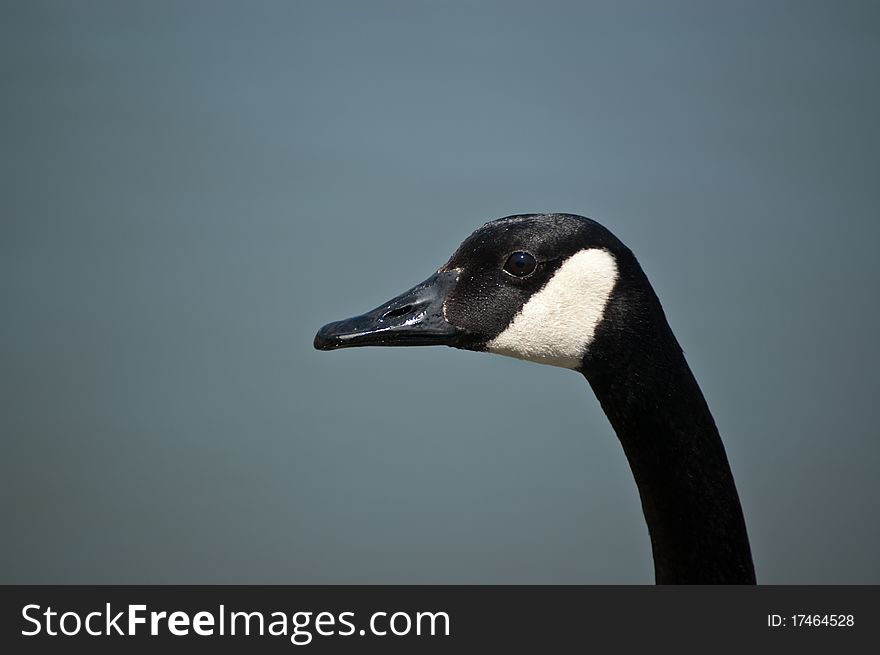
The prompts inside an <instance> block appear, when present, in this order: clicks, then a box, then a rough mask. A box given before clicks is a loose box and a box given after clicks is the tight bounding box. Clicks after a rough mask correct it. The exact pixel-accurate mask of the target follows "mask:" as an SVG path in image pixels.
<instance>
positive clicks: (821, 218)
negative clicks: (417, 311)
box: [0, 1, 880, 584]
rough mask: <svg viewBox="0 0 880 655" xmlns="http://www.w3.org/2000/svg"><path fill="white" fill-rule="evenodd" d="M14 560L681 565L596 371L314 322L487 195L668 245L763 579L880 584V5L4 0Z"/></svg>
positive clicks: (141, 572)
mask: <svg viewBox="0 0 880 655" xmlns="http://www.w3.org/2000/svg"><path fill="white" fill-rule="evenodd" d="M0 54H2V56H0V79H2V81H3V102H2V105H0V117H2V120H0V135H2V148H0V151H2V154H0V166H2V169H0V172H2V193H0V217H2V218H0V294H2V296H0V297H2V305H3V307H4V311H3V318H2V320H0V394H2V398H3V411H2V414H0V429H2V442H0V443H2V456H0V492H2V496H3V499H4V500H3V504H2V509H0V518H2V525H3V526H4V529H3V533H4V538H3V539H2V540H0V582H5V583H10V582H16V583H75V582H79V583H172V582H177V583H188V582H194V583H224V582H234V583H246V582H253V583H271V582H285V583H346V582H348V583H600V582H601V583H615V582H623V583H648V582H651V581H652V580H653V567H652V563H651V558H650V546H649V542H648V535H647V530H646V528H645V524H644V520H643V518H642V515H641V510H640V506H639V502H638V496H637V492H636V488H635V484H634V482H633V480H632V477H631V474H630V471H629V469H628V467H627V464H626V461H625V459H624V457H623V453H622V450H621V448H620V445H619V443H618V442H617V440H616V438H615V437H614V434H613V432H612V431H611V428H610V427H609V425H608V423H607V421H606V419H605V417H604V415H603V414H602V412H601V410H600V408H599V407H598V404H597V403H596V401H595V399H594V398H593V396H592V394H591V393H590V390H589V388H588V386H587V385H586V383H585V382H584V381H583V380H582V379H581V378H580V377H579V376H577V375H575V374H572V373H570V372H567V371H563V370H559V369H553V368H550V367H541V366H536V365H533V364H528V363H524V362H519V361H514V360H507V359H504V358H501V357H493V356H489V355H478V354H473V353H465V352H459V351H454V350H451V349H447V348H434V349H363V350H354V351H344V352H338V353H318V352H316V351H314V350H313V349H312V346H311V341H312V337H313V335H314V332H315V330H316V329H317V328H318V327H319V326H320V325H322V324H323V323H325V322H327V321H330V320H334V319H338V318H342V317H344V316H348V315H351V314H353V313H358V312H360V311H362V310H366V309H369V308H372V307H373V306H375V305H376V304H378V303H379V302H381V301H383V300H385V299H386V298H389V297H391V296H393V295H396V294H397V293H398V292H400V291H402V290H404V289H406V288H408V287H409V286H411V285H412V284H414V283H416V282H418V281H420V280H422V279H424V278H425V277H427V275H429V274H430V273H431V272H432V271H433V270H435V269H436V268H437V267H438V266H439V265H440V264H442V263H443V262H444V261H445V259H446V258H447V257H448V255H449V254H450V253H451V252H452V250H453V249H454V248H455V247H456V246H457V245H458V243H459V242H460V241H461V240H462V239H463V238H464V237H465V236H467V234H469V233H470V231H471V230H473V229H474V228H476V227H477V226H478V225H480V224H481V223H482V222H484V221H486V220H489V219H491V218H497V217H500V216H504V215H507V214H511V213H522V212H532V211H567V212H573V213H579V214H585V215H588V216H590V217H592V218H595V219H597V220H599V221H600V222H602V223H604V224H605V225H606V226H608V227H609V228H610V229H611V230H612V231H614V232H615V233H616V234H617V235H618V236H619V237H620V238H621V239H623V240H624V241H625V242H626V243H627V244H628V245H629V246H630V247H631V248H632V249H633V250H634V252H635V253H636V254H637V256H638V257H639V259H640V261H641V262H642V264H643V267H644V268H645V270H646V272H647V273H648V276H649V277H650V279H651V280H652V281H653V283H654V286H655V288H656V289H657V292H658V295H659V296H660V298H661V300H662V301H663V303H664V306H665V308H666V312H667V315H668V316H669V319H670V322H671V324H672V326H673V329H674V330H675V332H676V334H677V335H678V337H679V340H680V341H681V342H682V345H683V347H684V348H685V351H686V353H687V356H688V358H689V361H690V363H691V366H692V368H693V369H694V371H695V373H696V375H697V378H698V379H699V381H700V383H701V385H702V387H703V390H704V392H705V394H706V396H707V399H708V401H709V404H710V406H711V408H712V410H713V412H714V414H715V418H716V421H717V423H718V425H719V428H720V430H721V433H722V436H723V438H724V441H725V444H726V446H727V450H728V453H729V455H730V459H731V462H732V465H733V469H734V474H735V477H736V480H737V483H738V487H739V490H740V495H741V498H742V501H743V506H744V510H745V514H746V519H747V523H748V526H749V531H750V534H751V539H752V548H753V552H754V556H755V562H756V567H757V571H758V577H759V580H760V581H762V582H767V583H875V584H876V583H880V562H878V556H877V553H878V552H880V521H878V478H877V468H878V464H880V430H878V427H877V419H876V416H877V412H876V404H877V401H876V398H875V396H876V392H877V371H878V369H880V348H878V345H877V335H878V334H880V314H878V304H877V295H878V288H880V265H878V257H877V253H876V249H877V246H878V243H880V221H878V211H877V208H878V206H880V185H878V183H877V172H878V170H880V127H878V125H880V123H878V119H877V117H878V116H880V76H878V74H877V72H878V69H880V11H878V9H877V5H876V3H871V2H864V3H855V2H723V3H721V2H664V3H655V2H607V3H589V2H571V3H563V2H540V3H539V2H529V3H523V2H498V3H491V2H481V3H475V2H403V1H400V2H318V1H314V2H278V3H267V2H238V3H220V2H202V3H197V2H186V3H181V2H146V1H145V2H124V3H119V2H110V1H108V2H76V3H70V2H60V1H59V2H23V1H22V2H4V3H3V4H2V6H0Z"/></svg>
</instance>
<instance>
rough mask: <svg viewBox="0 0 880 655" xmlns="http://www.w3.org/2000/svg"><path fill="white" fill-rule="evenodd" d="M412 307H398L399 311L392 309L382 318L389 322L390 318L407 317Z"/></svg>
mask: <svg viewBox="0 0 880 655" xmlns="http://www.w3.org/2000/svg"><path fill="white" fill-rule="evenodd" d="M412 308H413V306H412V305H404V306H403V307H398V308H397V309H392V310H391V311H388V312H385V313H384V314H383V315H382V318H383V319H385V320H387V319H389V318H399V317H401V316H406V315H407V314H409V313H410V312H411V311H412Z"/></svg>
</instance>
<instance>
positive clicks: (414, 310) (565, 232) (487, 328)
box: [315, 214, 652, 369]
mask: <svg viewBox="0 0 880 655" xmlns="http://www.w3.org/2000/svg"><path fill="white" fill-rule="evenodd" d="M634 281H635V282H638V284H635V285H634V284H633V282H634ZM642 285H647V281H646V280H644V276H643V275H642V274H641V269H640V268H639V266H638V264H637V263H636V261H635V258H634V257H633V256H632V253H630V251H629V249H627V248H626V246H624V245H623V244H622V243H621V242H620V241H619V240H618V239H617V238H616V237H615V236H614V235H613V234H611V232H609V231H608V230H607V229H605V228H604V227H602V226H601V225H600V224H598V223H596V222H595V221H593V220H590V219H588V218H584V217H582V216H575V215H572V214H524V215H517V216H508V217H506V218H501V219H498V220H495V221H491V222H489V223H486V224H485V225H483V226H482V227H480V228H479V229H478V230H476V231H475V232H474V233H473V234H471V235H470V236H469V237H468V238H467V239H465V241H464V242H463V243H462V244H461V246H459V248H458V250H456V251H455V253H454V254H453V255H452V257H451V258H450V259H449V261H448V262H447V263H446V264H445V265H444V266H443V267H442V268H440V269H439V270H438V271H437V273H435V274H434V275H432V276H431V277H430V278H428V279H427V280H425V281H424V282H422V283H421V284H419V285H417V286H415V287H413V288H412V289H411V290H409V291H407V292H406V293H403V294H401V295H400V296H398V297H397V298H394V299H392V300H390V301H388V302H386V303H384V304H382V305H380V306H379V307H377V308H376V309H374V310H373V311H371V312H367V313H366V314H363V315H361V316H356V317H354V318H350V319H346V320H344V321H338V322H335V323H330V324H328V325H325V326H324V327H323V328H321V330H320V331H319V332H318V334H317V335H316V336H315V348H318V349H320V350H332V349H336V348H345V347H353V346H368V345H381V346H410V345H447V346H452V347H455V348H464V349H468V350H485V351H489V352H495V353H499V354H504V355H510V356H513V357H518V358H521V359H528V360H531V361H535V362H539V363H544V364H553V365H556V366H563V367H566V368H573V369H580V368H582V365H583V362H584V357H585V356H586V355H587V354H588V351H589V348H590V345H591V343H593V341H594V339H595V337H596V332H597V329H598V328H599V326H600V325H601V324H602V323H603V320H604V319H605V318H606V316H607V315H608V314H609V312H616V314H619V313H620V312H619V308H618V309H617V310H612V307H611V305H614V304H616V305H620V304H621V303H623V304H624V305H626V304H628V303H631V302H633V301H636V302H637V301H638V299H636V298H632V294H631V293H629V292H628V290H631V289H633V288H638V287H641V286H642ZM648 288H650V287H648ZM621 291H623V292H625V293H623V295H621ZM651 295H652V294H651Z"/></svg>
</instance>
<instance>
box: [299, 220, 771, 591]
mask: <svg viewBox="0 0 880 655" xmlns="http://www.w3.org/2000/svg"><path fill="white" fill-rule="evenodd" d="M426 345H446V346H451V347H454V348H461V349H464V350H473V351H484V352H491V353H496V354H500V355H507V356H510V357H516V358H518V359H523V360H528V361H531V362H535V363H539V364H547V365H551V366H558V367H562V368H568V369H572V370H575V371H577V372H579V373H581V374H582V375H583V376H584V377H585V378H586V380H587V381H588V383H589V384H590V386H591V387H592V389H593V392H594V393H595V395H596V397H597V398H598V400H599V403H600V405H601V406H602V409H603V411H604V412H605V414H606V416H607V417H608V419H609V421H610V422H611V425H612V427H613V428H614V431H615V433H616V434H617V437H618V439H619V440H620V442H621V445H622V446H623V450H624V454H625V455H626V458H627V460H628V462H629V465H630V468H631V469H632V472H633V476H634V478H635V481H636V485H637V486H638V490H639V496H640V498H641V503H642V510H643V512H644V515H645V520H646V522H647V525H648V532H649V535H650V538H651V547H652V552H653V556H654V569H655V579H656V581H657V583H658V584H754V582H755V572H754V566H753V564H752V556H751V551H750V548H749V541H748V535H747V532H746V526H745V521H744V518H743V513H742V509H741V506H740V501H739V497H738V495H737V491H736V486H735V484H734V480H733V476H732V473H731V470H730V465H729V463H728V460H727V455H726V453H725V450H724V446H723V444H722V442H721V438H720V436H719V434H718V429H717V427H716V426H715V421H714V419H713V418H712V414H711V413H710V411H709V408H708V406H707V404H706V401H705V399H704V397H703V394H702V392H701V391H700V388H699V386H698V385H697V382H696V380H695V379H694V376H693V374H692V373H691V370H690V368H689V367H688V364H687V362H686V360H685V358H684V354H683V353H682V350H681V347H680V346H679V344H678V341H677V340H676V338H675V336H674V335H673V333H672V330H671V329H670V327H669V323H668V322H667V320H666V316H665V314H664V312H663V308H662V306H661V305H660V301H659V300H658V298H657V295H656V294H655V292H654V289H653V288H652V286H651V284H650V282H649V281H648V279H647V277H646V276H645V274H644V272H643V271H642V268H641V266H640V265H639V263H638V261H637V260H636V258H635V256H634V255H633V254H632V252H631V251H630V250H629V249H628V248H627V247H626V246H625V245H624V244H623V243H621V241H620V240H619V239H618V238H617V237H615V236H614V235H613V234H612V233H611V232H610V231H609V230H607V229H606V228H605V227H603V226H602V225H600V224H599V223H597V222H596V221H593V220H591V219H588V218H585V217H583V216H576V215H573V214H522V215H516V216H508V217H505V218H500V219H497V220H494V221H490V222H489V223H486V224H485V225H483V226H482V227H480V228H478V229H477V230H476V231H475V232H474V233H473V234H471V235H470V236H469V237H468V238H467V239H465V240H464V242H462V244H461V245H460V246H459V247H458V249H457V250H456V251H455V252H454V253H453V255H452V256H451V257H450V259H449V261H448V262H446V264H444V265H443V266H442V267H441V268H440V269H439V270H438V271H437V272H436V273H434V274H433V275H431V276H430V277H429V278H428V279H427V280H425V281H424V282H422V283H420V284H418V285H416V286H415V287H413V288H412V289H410V290H409V291H407V292H405V293H403V294H401V295H399V296H397V297H396V298H393V299H392V300H389V301H388V302H386V303H384V304H382V305H380V306H379V307H377V308H376V309H374V310H372V311H370V312H367V313H365V314H362V315H360V316H355V317H353V318H349V319H345V320H342V321H337V322H334V323H329V324H327V325H325V326H324V327H322V328H321V329H320V330H319V331H318V333H317V335H316V336H315V341H314V346H315V348H317V349H319V350H334V349H338V348H349V347H356V346H426Z"/></svg>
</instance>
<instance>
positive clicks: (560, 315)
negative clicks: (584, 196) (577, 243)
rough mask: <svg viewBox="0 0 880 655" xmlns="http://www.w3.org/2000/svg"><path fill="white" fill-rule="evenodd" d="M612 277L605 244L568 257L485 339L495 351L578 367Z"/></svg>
mask: <svg viewBox="0 0 880 655" xmlns="http://www.w3.org/2000/svg"><path fill="white" fill-rule="evenodd" d="M616 281H617V264H616V263H615V261H614V257H612V256H611V254H610V253H609V252H607V251H605V250H599V249H589V250H581V251H580V252H577V253H575V254H574V255H572V256H571V257H569V258H568V259H567V260H566V261H565V262H564V263H563V264H562V266H560V267H559V269H558V270H557V271H556V273H555V275H553V277H552V278H550V281H549V282H547V284H546V285H545V286H544V288H543V289H541V290H540V291H538V292H537V293H536V294H535V295H534V296H532V297H531V298H530V299H529V301H528V302H527V303H526V304H525V305H523V308H522V309H521V310H520V311H519V313H518V314H517V315H516V316H514V318H513V320H512V321H511V322H510V325H508V326H507V328H505V330H504V331H503V332H502V333H501V334H499V335H498V336H497V337H495V338H494V339H492V341H490V342H489V343H488V344H486V350H488V351H489V352H493V353H497V354H499V355H508V356H509V357H517V358H518V359H527V360H529V361H532V362H538V363H539V364H550V365H551V366H562V367H563V368H578V367H579V366H580V365H581V360H582V359H583V356H584V353H585V352H586V350H587V347H588V346H589V345H590V343H591V342H592V340H593V337H594V336H595V334H596V327H597V326H598V325H599V322H600V321H601V320H602V316H603V314H604V313H605V305H606V304H607V303H608V298H609V297H610V296H611V291H612V289H614V283H615V282H616Z"/></svg>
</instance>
